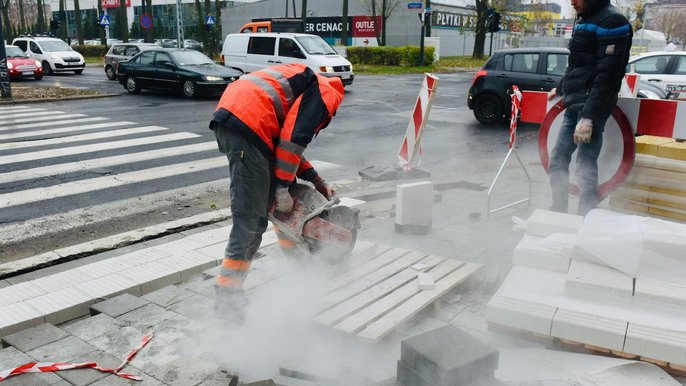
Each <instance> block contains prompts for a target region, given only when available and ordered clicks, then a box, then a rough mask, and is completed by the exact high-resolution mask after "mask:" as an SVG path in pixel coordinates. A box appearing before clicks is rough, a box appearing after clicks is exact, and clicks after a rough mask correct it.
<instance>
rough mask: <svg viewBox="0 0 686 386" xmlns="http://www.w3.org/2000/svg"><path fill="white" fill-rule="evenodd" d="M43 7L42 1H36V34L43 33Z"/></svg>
mask: <svg viewBox="0 0 686 386" xmlns="http://www.w3.org/2000/svg"><path fill="white" fill-rule="evenodd" d="M44 7H45V6H44V5H43V0H36V12H37V13H38V14H37V15H36V19H37V20H38V22H37V23H36V24H37V27H38V32H40V33H44V32H45V30H46V28H45V9H44Z"/></svg>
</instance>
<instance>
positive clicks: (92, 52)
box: [72, 45, 110, 57]
mask: <svg viewBox="0 0 686 386" xmlns="http://www.w3.org/2000/svg"><path fill="white" fill-rule="evenodd" d="M72 48H73V49H74V51H76V52H78V53H80V54H81V55H83V56H88V57H102V56H105V54H106V53H107V50H109V49H110V46H100V45H97V46H94V45H83V46H80V45H76V46H74V47H72Z"/></svg>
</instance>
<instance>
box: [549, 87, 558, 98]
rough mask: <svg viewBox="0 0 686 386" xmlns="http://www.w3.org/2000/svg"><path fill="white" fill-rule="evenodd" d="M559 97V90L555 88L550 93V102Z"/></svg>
mask: <svg viewBox="0 0 686 386" xmlns="http://www.w3.org/2000/svg"><path fill="white" fill-rule="evenodd" d="M556 97H557V88H556V87H553V89H552V90H550V91H548V100H549V101H551V100H553V99H555V98H556Z"/></svg>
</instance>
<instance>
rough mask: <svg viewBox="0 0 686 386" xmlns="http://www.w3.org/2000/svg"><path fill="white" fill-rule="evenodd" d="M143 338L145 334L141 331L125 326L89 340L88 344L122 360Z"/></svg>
mask: <svg viewBox="0 0 686 386" xmlns="http://www.w3.org/2000/svg"><path fill="white" fill-rule="evenodd" d="M144 336H145V334H144V333H143V332H142V331H139V330H136V329H135V328H133V327H128V326H126V327H122V328H118V329H114V330H110V331H107V332H106V333H105V334H103V335H100V336H99V337H97V338H95V339H93V340H91V341H90V343H91V344H92V345H93V346H95V347H97V348H99V349H100V350H102V351H104V352H106V353H109V354H112V355H114V357H115V358H122V359H123V358H125V357H126V355H127V354H128V353H129V352H130V351H131V349H133V348H134V347H136V346H138V345H139V344H140V343H141V340H142V339H143V337H144ZM153 340H154V338H153ZM139 354H140V353H139Z"/></svg>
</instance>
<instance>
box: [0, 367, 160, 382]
mask: <svg viewBox="0 0 686 386" xmlns="http://www.w3.org/2000/svg"><path fill="white" fill-rule="evenodd" d="M124 371H125V372H127V373H129V374H135V375H138V376H139V377H141V378H142V379H143V380H142V381H130V380H127V379H124V378H122V377H118V376H116V375H108V376H107V377H105V378H103V379H101V380H99V381H97V382H95V383H93V384H92V385H90V386H162V385H163V383H162V382H160V381H158V380H157V379H155V378H153V377H151V376H149V375H147V374H145V373H144V372H143V371H141V370H139V369H137V368H134V367H131V366H126V367H125V368H124ZM3 386H4V385H3Z"/></svg>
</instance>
